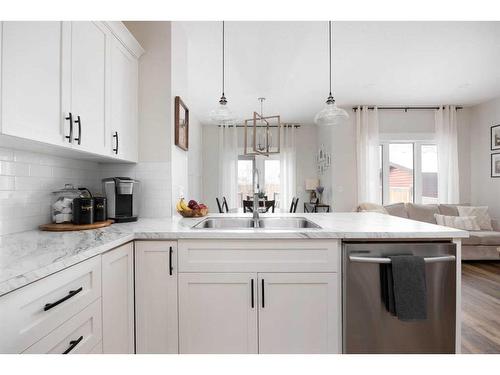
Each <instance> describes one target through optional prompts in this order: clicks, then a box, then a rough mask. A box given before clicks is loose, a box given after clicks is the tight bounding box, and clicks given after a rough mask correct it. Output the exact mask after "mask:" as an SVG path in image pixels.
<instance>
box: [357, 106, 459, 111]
mask: <svg viewBox="0 0 500 375" xmlns="http://www.w3.org/2000/svg"><path fill="white" fill-rule="evenodd" d="M439 108H441V107H438V106H436V107H377V109H388V110H400V111H405V112H406V111H408V110H419V109H421V110H435V109H439ZM368 109H371V110H373V109H375V107H374V106H371V107H368ZM455 109H463V107H455ZM352 110H353V111H354V112H356V111H357V110H358V107H352Z"/></svg>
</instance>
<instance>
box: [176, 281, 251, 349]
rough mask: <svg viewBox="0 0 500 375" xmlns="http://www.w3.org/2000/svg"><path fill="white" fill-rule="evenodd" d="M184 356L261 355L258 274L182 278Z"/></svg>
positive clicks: (182, 344) (181, 345)
mask: <svg viewBox="0 0 500 375" xmlns="http://www.w3.org/2000/svg"><path fill="white" fill-rule="evenodd" d="M179 330H180V332H179V333H180V335H179V349H180V353H257V352H258V347H257V274H252V273H185V274H180V275H179Z"/></svg>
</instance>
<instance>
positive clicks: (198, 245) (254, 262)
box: [178, 240, 340, 272]
mask: <svg viewBox="0 0 500 375" xmlns="http://www.w3.org/2000/svg"><path fill="white" fill-rule="evenodd" d="M178 243H179V272H337V271H338V270H339V264H340V245H339V241H338V240H250V241H248V240H247V241H242V240H182V241H179V242H178Z"/></svg>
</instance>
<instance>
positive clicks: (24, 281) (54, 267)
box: [0, 228, 469, 297]
mask: <svg viewBox="0 0 500 375" xmlns="http://www.w3.org/2000/svg"><path fill="white" fill-rule="evenodd" d="M258 234H259V236H258V238H256V236H255V235H256V233H255V231H244V230H243V231H217V232H210V230H199V231H196V232H193V231H182V230H180V231H179V230H177V231H157V230H153V231H144V230H137V231H130V232H128V233H126V232H124V233H123V236H122V237H120V238H118V239H114V240H110V241H109V242H106V243H104V244H101V245H98V246H96V247H90V248H87V249H85V250H84V251H82V252H78V253H77V254H74V255H71V256H68V257H64V258H62V259H60V260H57V261H56V262H54V263H51V264H49V265H46V266H42V267H40V268H37V269H35V270H30V271H27V272H25V273H23V274H21V275H19V276H15V277H12V278H10V279H7V280H5V281H3V282H1V283H0V297H1V296H4V295H7V294H9V293H11V292H13V291H15V290H17V289H19V288H22V287H24V286H26V285H29V284H31V283H33V282H36V281H38V280H41V279H43V278H45V277H47V276H50V275H52V274H54V273H57V272H59V271H62V270H64V269H66V268H68V267H71V266H73V265H75V264H77V263H80V262H83V261H85V260H87V259H90V258H92V257H94V256H97V255H100V254H103V253H105V252H107V251H109V250H112V249H114V248H116V247H118V246H121V245H123V244H125V243H127V242H130V241H134V240H172V241H174V240H183V239H193V240H197V239H200V240H203V239H204V240H210V239H236V240H237V239H242V240H247V239H252V240H259V239H262V240H272V239H318V240H321V239H322V240H327V239H332V240H334V239H339V240H383V239H408V240H429V239H436V240H440V239H442V240H452V239H459V238H466V237H468V235H469V234H468V232H466V231H461V230H450V229H449V228H446V230H443V231H442V232H437V233H436V232H402V231H395V232H349V231H346V232H342V231H329V230H320V231H315V230H305V231H289V232H287V231H267V232H259V233H258Z"/></svg>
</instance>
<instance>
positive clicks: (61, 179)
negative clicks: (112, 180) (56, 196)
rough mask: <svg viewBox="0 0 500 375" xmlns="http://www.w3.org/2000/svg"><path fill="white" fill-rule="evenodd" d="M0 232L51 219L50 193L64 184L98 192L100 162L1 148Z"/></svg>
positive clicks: (21, 228)
mask: <svg viewBox="0 0 500 375" xmlns="http://www.w3.org/2000/svg"><path fill="white" fill-rule="evenodd" d="M0 160H1V161H0V234H1V235H3V234H9V233H15V232H21V231H25V230H31V229H36V228H37V227H38V226H39V225H41V224H46V223H50V222H51V215H50V213H51V208H50V205H51V198H52V192H53V191H55V190H59V189H61V188H63V187H64V184H68V183H70V184H73V185H75V186H85V187H87V188H88V189H90V190H91V191H92V192H96V191H100V179H99V165H98V164H97V163H94V162H90V161H83V160H76V159H69V158H61V157H56V156H49V155H45V154H39V153H32V152H26V151H18V150H13V149H9V148H0Z"/></svg>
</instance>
